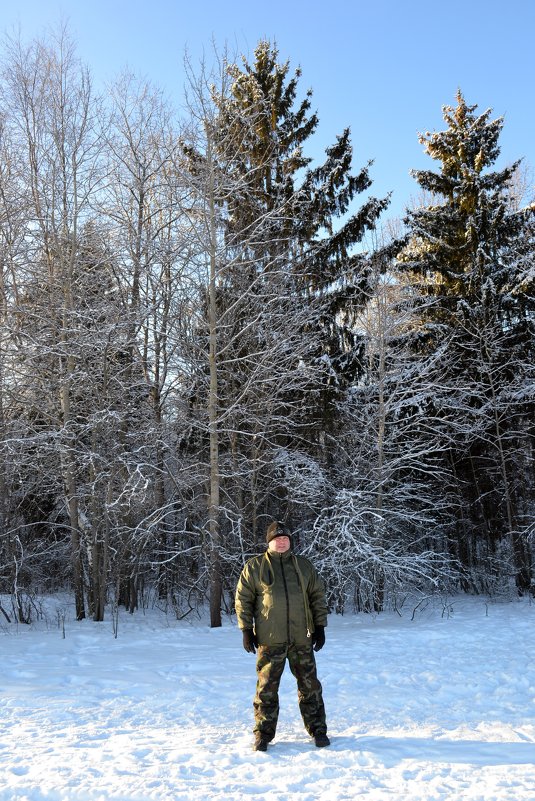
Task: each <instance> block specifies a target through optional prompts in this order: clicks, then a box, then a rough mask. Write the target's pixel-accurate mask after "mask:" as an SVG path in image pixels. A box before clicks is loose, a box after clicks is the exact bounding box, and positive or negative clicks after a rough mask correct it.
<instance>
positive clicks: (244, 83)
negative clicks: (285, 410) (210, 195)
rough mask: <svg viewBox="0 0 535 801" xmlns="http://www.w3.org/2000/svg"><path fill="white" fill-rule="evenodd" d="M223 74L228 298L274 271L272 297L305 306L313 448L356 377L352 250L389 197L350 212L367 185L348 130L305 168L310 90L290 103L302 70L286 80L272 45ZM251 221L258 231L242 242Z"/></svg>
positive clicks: (311, 120) (361, 296)
mask: <svg viewBox="0 0 535 801" xmlns="http://www.w3.org/2000/svg"><path fill="white" fill-rule="evenodd" d="M229 72H230V76H231V79H232V82H231V85H230V91H229V92H228V93H227V94H226V95H219V96H216V98H215V100H216V103H217V106H218V109H219V120H218V122H219V125H220V129H221V137H222V140H223V141H224V142H225V143H226V144H227V143H228V135H229V132H231V133H232V136H233V139H234V142H235V151H236V159H235V160H234V163H233V165H232V170H233V171H234V173H235V175H237V176H239V179H240V181H241V185H242V186H243V191H242V192H241V193H238V194H236V195H234V196H233V197H231V198H230V199H229V209H228V227H227V241H228V242H229V244H230V246H231V247H232V248H234V249H237V250H240V251H241V252H242V254H243V257H242V259H241V260H240V261H236V262H235V270H234V271H233V272H231V273H230V274H229V281H228V284H227V291H228V292H229V294H230V295H232V292H233V289H235V288H236V287H241V288H243V283H244V281H245V282H247V283H249V284H250V283H251V282H252V281H255V282H256V283H257V285H258V283H259V282H260V283H261V282H262V281H263V280H265V282H269V283H272V282H273V276H274V274H277V280H278V281H279V284H280V286H279V289H278V290H277V291H278V292H279V297H280V298H282V297H283V296H284V295H285V296H286V297H292V298H293V299H294V302H295V303H297V304H298V305H299V307H300V309H302V308H303V306H308V307H309V308H310V312H311V314H310V315H309V316H308V318H307V320H306V323H305V326H304V328H303V330H302V331H301V335H302V337H303V338H308V340H309V342H310V343H311V347H310V348H309V349H308V353H307V357H306V363H307V364H308V366H309V368H310V369H311V370H312V371H313V372H314V374H315V379H314V381H315V384H314V387H312V386H308V387H307V388H306V390H305V392H304V393H301V402H302V405H301V409H300V415H301V419H302V420H304V419H306V420H307V421H308V425H309V430H308V433H307V435H306V436H307V437H308V438H310V439H312V440H315V441H316V443H317V442H318V441H319V440H322V441H324V439H325V433H326V432H327V433H329V432H332V430H333V427H334V425H335V423H334V416H335V412H334V404H335V402H336V400H339V399H340V393H342V392H343V390H344V389H345V388H346V387H347V386H348V385H349V384H350V382H351V381H353V380H354V379H355V377H356V376H357V374H358V372H359V370H360V357H361V354H362V351H361V347H360V345H361V342H360V337H359V335H358V334H357V333H356V332H355V329H354V327H353V321H354V312H355V311H356V310H357V309H360V308H361V307H362V305H363V304H364V303H365V302H366V298H367V297H368V294H369V288H370V283H369V266H368V263H367V258H366V255H363V253H362V252H361V250H362V248H361V246H360V243H361V242H362V239H363V237H364V235H365V234H366V233H367V232H368V231H370V230H372V229H373V228H374V226H375V225H376V223H377V220H378V218H379V216H380V214H381V212H382V211H383V210H384V209H385V208H386V207H387V205H388V202H389V199H388V198H384V199H382V200H378V199H376V198H373V197H371V198H368V199H367V200H366V201H365V202H364V204H363V206H362V207H361V208H360V209H359V210H357V211H352V204H353V201H354V200H355V198H356V197H357V195H358V194H360V193H362V192H364V191H366V190H368V189H369V188H370V186H371V179H370V175H369V167H370V163H368V164H367V165H366V166H364V167H363V168H362V169H361V170H360V171H358V172H357V173H356V174H353V173H352V158H353V152H352V145H351V140H350V132H349V129H346V130H345V131H343V133H342V134H341V135H340V136H338V137H337V139H336V142H335V143H334V144H333V145H332V146H331V147H329V148H328V149H327V150H326V159H325V161H324V162H323V164H320V165H319V166H312V159H311V158H310V157H309V156H307V155H306V152H305V148H306V145H307V144H309V140H310V138H311V137H312V136H313V134H314V132H315V131H316V128H317V125H318V116H317V114H315V113H314V112H312V110H311V100H312V92H311V91H310V90H309V91H307V92H306V93H305V96H304V98H303V99H302V100H301V101H299V100H298V89H299V79H300V78H301V71H300V70H299V69H297V70H296V71H295V72H294V73H293V75H292V74H291V72H290V64H289V62H288V61H286V62H283V63H281V62H280V61H279V54H278V50H277V48H276V46H274V45H273V44H271V43H270V42H268V41H260V42H259V44H258V46H257V48H256V50H255V53H254V60H253V61H252V63H250V62H249V61H248V60H247V59H245V58H243V64H242V66H241V67H240V66H238V65H236V64H234V65H231V66H230V67H229ZM259 220H262V221H263V222H262V226H261V233H260V235H256V236H254V237H253V238H252V241H251V237H250V232H251V229H252V227H253V226H256V231H257V233H259V232H260V229H259V227H258V221H259ZM245 243H247V244H245ZM238 273H239V274H238ZM263 277H264V278H263ZM239 291H241V289H239ZM297 366H298V362H297V360H296V363H295V369H297ZM318 379H319V383H318ZM312 398H314V401H313V403H311V400H312ZM293 399H294V401H295V394H294V396H293Z"/></svg>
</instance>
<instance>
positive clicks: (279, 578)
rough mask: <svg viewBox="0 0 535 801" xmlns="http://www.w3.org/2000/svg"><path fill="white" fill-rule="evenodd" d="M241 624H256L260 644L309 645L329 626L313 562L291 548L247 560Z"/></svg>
mask: <svg viewBox="0 0 535 801" xmlns="http://www.w3.org/2000/svg"><path fill="white" fill-rule="evenodd" d="M235 605H236V614H237V616H238V626H239V627H240V629H242V630H243V629H252V628H254V631H255V634H256V636H257V638H258V644H259V645H284V644H295V645H309V644H310V643H311V635H312V632H313V631H314V629H315V627H316V626H326V625H327V611H328V610H327V602H326V599H325V590H324V587H323V582H322V580H321V578H320V577H319V575H318V573H317V572H316V569H315V568H314V566H313V564H312V563H311V562H309V560H308V559H305V557H304V556H296V555H295V554H293V553H292V551H291V550H290V551H286V553H283V554H279V553H272V552H270V551H269V550H268V551H266V552H265V553H264V554H263V555H262V556H255V557H253V559H249V561H248V562H247V564H246V565H245V567H244V568H243V570H242V572H241V575H240V578H239V581H238V586H237V588H236V604H235Z"/></svg>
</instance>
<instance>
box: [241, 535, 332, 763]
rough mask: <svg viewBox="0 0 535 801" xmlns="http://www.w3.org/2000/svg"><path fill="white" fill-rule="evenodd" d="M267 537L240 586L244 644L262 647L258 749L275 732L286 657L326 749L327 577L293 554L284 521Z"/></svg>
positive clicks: (309, 721) (307, 717) (251, 649)
mask: <svg viewBox="0 0 535 801" xmlns="http://www.w3.org/2000/svg"><path fill="white" fill-rule="evenodd" d="M266 541H267V550H266V552H265V553H264V554H263V555H262V556H256V557H254V558H253V559H249V561H248V562H247V564H246V565H245V567H244V568H243V570H242V572H241V575H240V578H239V581H238V586H237V589H236V613H237V616H238V625H239V627H240V629H241V630H242V632H243V647H244V648H245V650H246V651H247V652H248V653H252V654H254V653H256V651H255V649H256V648H258V654H257V661H256V671H257V676H258V681H257V685H256V695H255V698H254V701H253V708H254V717H255V726H254V735H255V739H254V744H253V749H254V750H255V751H266V750H267V745H268V743H269V742H271V740H273V738H274V736H275V730H276V728H277V720H278V717H279V693H278V691H279V684H280V680H281V676H282V673H283V670H284V666H285V664H286V660H288V662H289V664H290V670H291V671H292V673H293V675H294V676H295V678H296V679H297V697H298V701H299V709H300V711H301V716H302V718H303V722H304V724H305V729H306V730H307V731H308V733H309V734H310V736H311V737H313V738H314V742H315V744H316V745H317V746H318V748H322V747H324V746H326V745H329V744H330V741H329V738H328V737H327V723H326V720H325V707H324V705H323V697H322V689H321V684H320V682H319V680H318V677H317V674H316V660H315V658H314V651H319V650H320V649H321V648H323V646H324V644H325V626H326V625H327V611H328V610H327V602H326V600H325V590H324V587H323V582H322V581H321V579H320V577H319V575H318V573H317V571H316V569H315V568H314V566H313V564H312V563H311V562H309V560H308V559H305V558H304V557H303V556H296V555H295V554H294V553H293V551H292V541H291V537H290V533H289V531H288V529H287V528H286V527H285V526H284V525H283V524H281V523H277V522H273V523H271V524H270V526H269V527H268V530H267V533H266Z"/></svg>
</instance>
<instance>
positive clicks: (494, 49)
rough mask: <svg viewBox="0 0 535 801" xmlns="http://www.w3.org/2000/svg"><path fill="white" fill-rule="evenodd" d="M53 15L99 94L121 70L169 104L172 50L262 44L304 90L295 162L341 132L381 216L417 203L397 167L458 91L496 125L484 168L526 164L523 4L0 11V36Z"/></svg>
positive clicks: (179, 77) (114, 4) (419, 162)
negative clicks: (368, 169) (499, 119)
mask: <svg viewBox="0 0 535 801" xmlns="http://www.w3.org/2000/svg"><path fill="white" fill-rule="evenodd" d="M62 18H63V19H66V20H67V21H68V23H69V27H70V30H71V33H72V35H73V38H74V39H75V41H76V42H77V44H78V52H79V55H80V57H81V58H82V60H83V61H84V62H85V63H86V64H87V65H88V66H89V67H90V68H91V71H92V73H93V75H94V78H95V82H96V84H97V86H99V88H100V87H101V85H103V84H104V82H105V81H107V80H111V79H113V77H114V75H116V74H117V73H118V72H120V71H121V70H122V69H123V68H124V67H126V66H128V67H129V68H130V69H131V70H133V71H134V72H136V73H139V74H140V75H143V76H145V77H147V78H149V79H150V80H151V81H153V82H154V83H155V84H157V85H158V86H161V87H162V88H163V89H165V91H166V92H167V93H168V94H169V96H170V97H171V99H172V100H174V101H175V102H176V103H177V104H178V103H180V100H181V97H182V86H183V83H184V74H183V69H182V62H183V57H184V50H185V48H186V47H187V48H188V50H189V52H190V54H191V56H192V58H193V60H194V62H195V61H196V60H197V59H200V58H201V57H202V54H203V51H204V52H205V53H206V55H207V58H208V59H209V58H210V51H211V42H212V40H213V41H215V43H216V44H217V45H218V46H219V47H220V48H222V47H223V46H224V45H225V43H227V44H228V45H229V47H230V48H231V49H232V50H234V49H236V50H237V51H238V52H243V53H246V54H249V55H250V54H252V52H253V51H254V47H255V44H256V42H257V41H258V39H259V38H269V39H271V40H276V42H277V44H278V47H279V51H280V57H281V60H286V59H287V58H289V59H290V62H291V65H292V66H294V67H295V66H298V65H299V66H301V68H302V72H303V77H302V79H301V86H302V88H303V91H304V90H305V89H307V88H312V89H313V92H314V97H313V106H314V108H315V109H316V110H317V111H318V114H319V117H320V125H319V128H318V131H317V134H316V136H315V138H314V143H313V145H312V147H311V148H310V149H309V150H308V153H309V155H312V156H314V157H316V158H317V159H320V158H321V155H322V152H323V149H324V148H325V147H327V146H328V145H329V144H332V142H333V141H334V139H335V136H336V134H337V133H340V132H341V131H342V130H343V129H344V128H345V127H347V126H349V127H350V128H351V131H352V140H353V144H354V151H355V165H356V166H357V167H360V166H361V165H363V164H364V163H365V162H367V161H368V160H369V159H373V160H374V165H373V167H372V173H371V175H372V178H373V182H374V183H373V187H372V192H373V194H376V195H378V196H383V195H384V194H386V193H387V192H389V191H393V199H392V203H391V206H390V209H389V212H388V213H387V214H386V215H385V216H386V217H390V216H401V215H402V214H403V211H404V208H405V207H406V205H407V204H408V203H409V202H410V200H411V197H412V196H416V195H417V194H418V186H417V184H416V183H415V181H414V179H412V178H411V177H410V175H409V170H410V169H411V168H433V162H432V161H431V159H429V158H428V157H427V156H425V155H424V154H423V152H422V147H421V145H420V144H419V142H418V132H419V131H422V132H424V131H432V130H442V129H443V127H444V125H443V120H442V106H443V105H446V104H447V105H455V96H456V92H457V89H458V88H461V90H462V91H463V93H464V95H465V98H466V100H467V102H469V103H477V105H478V109H479V110H480V111H483V110H485V109H486V108H488V107H492V108H493V110H494V116H502V115H504V116H505V127H504V131H503V134H502V137H501V145H502V155H501V157H500V160H499V161H498V166H503V165H505V164H506V163H510V162H511V161H514V160H516V159H517V158H519V157H523V158H524V159H525V161H526V163H527V164H528V166H529V167H531V168H533V167H535V102H534V90H533V86H534V78H535V74H534V73H535V71H534V67H533V57H532V48H533V39H534V35H535V0H507V1H505V0H447V2H435V3H432V2H419V1H418V0H330V1H329V0H324V2H319V1H318V0H293V1H292V0H285V1H283V0H270V2H263V3H254V2H251V0H249V2H246V1H245V0H227V2H226V3H225V2H222V0H201V1H199V2H192V0H187V1H186V0H16V2H13V1H12V0H0V31H1V32H3V33H6V32H9V33H13V30H14V29H16V28H17V27H18V26H19V25H20V30H21V34H22V38H23V39H29V38H32V37H33V36H35V35H39V34H41V33H43V31H44V30H45V29H46V27H50V26H54V25H56V24H57V23H58V22H59V20H60V19H62Z"/></svg>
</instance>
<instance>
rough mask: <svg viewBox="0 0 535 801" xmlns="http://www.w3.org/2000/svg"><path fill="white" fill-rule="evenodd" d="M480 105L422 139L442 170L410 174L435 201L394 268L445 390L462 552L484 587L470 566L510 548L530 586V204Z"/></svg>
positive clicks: (419, 215)
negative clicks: (520, 198) (413, 302)
mask: <svg viewBox="0 0 535 801" xmlns="http://www.w3.org/2000/svg"><path fill="white" fill-rule="evenodd" d="M476 109H477V106H475V105H472V106H470V105H468V104H467V103H466V101H465V99H464V97H463V95H462V94H461V92H459V93H458V95H457V105H456V106H455V107H449V106H446V107H445V108H444V119H445V121H446V123H447V126H448V127H447V129H446V130H445V131H441V132H435V133H428V134H425V135H422V136H421V137H420V141H421V142H422V144H423V145H424V147H425V150H426V152H427V153H428V154H429V155H430V156H431V157H432V158H433V159H434V160H435V161H437V162H439V164H440V171H439V172H432V171H428V170H422V171H416V172H415V173H414V176H415V178H416V180H417V181H418V183H419V184H420V186H421V187H422V189H424V190H426V191H427V192H430V193H431V195H432V198H433V201H434V202H432V203H431V204H429V205H426V206H424V207H421V208H417V209H415V210H413V211H411V212H409V214H408V216H407V219H406V223H407V225H408V228H409V232H410V234H409V240H410V241H409V244H408V246H407V247H406V249H405V250H404V252H403V254H402V256H401V257H400V264H401V267H402V269H405V270H407V271H409V273H410V274H411V275H412V277H413V280H414V282H415V283H416V284H417V285H418V288H419V290H420V292H421V294H422V303H421V304H420V309H419V319H420V325H419V327H418V329H417V334H416V335H415V337H414V341H415V343H417V346H418V349H419V351H420V352H421V353H423V354H425V355H427V356H429V357H430V358H433V359H434V360H435V363H436V371H437V379H438V381H439V382H440V384H437V386H441V387H442V390H441V393H439V394H440V398H439V397H438V396H437V397H436V398H434V399H430V400H429V402H430V409H431V407H432V411H433V413H435V412H437V410H438V411H439V416H440V418H441V419H442V421H443V422H445V423H446V429H447V431H448V433H447V436H446V437H445V438H443V439H442V448H443V454H444V458H445V459H447V460H448V461H449V463H450V469H451V474H452V478H453V479H454V481H455V483H456V486H457V487H458V491H459V501H460V503H459V517H458V521H459V523H458V535H457V540H458V546H457V547H458V554H459V556H460V557H461V558H462V560H463V562H464V563H465V565H466V566H467V568H469V569H470V570H471V571H472V577H471V586H476V587H480V586H481V582H480V580H479V579H477V580H476V579H474V575H475V573H474V571H477V570H478V569H479V567H480V566H481V563H482V561H483V559H484V558H485V559H487V558H488V559H493V558H494V557H495V555H496V554H497V553H498V552H500V560H502V561H503V558H504V557H503V548H504V543H508V545H507V547H509V548H510V549H511V550H510V553H511V557H512V561H513V563H514V573H515V575H516V582H517V585H518V587H519V588H520V589H521V590H526V589H528V588H529V587H530V584H531V573H532V564H531V561H532V557H531V555H530V549H529V547H528V540H527V536H526V532H527V526H528V522H527V521H528V518H527V517H526V515H525V512H523V511H522V510H523V509H524V510H525V509H526V507H527V505H529V504H528V497H529V492H530V491H532V488H533V482H532V480H529V481H527V483H526V482H524V481H518V480H517V478H516V477H517V475H518V470H519V465H520V464H521V463H522V464H523V463H524V462H525V459H526V455H527V454H529V453H530V450H531V448H530V444H529V440H530V434H529V428H530V425H532V423H530V422H529V421H530V419H531V420H532V416H533V404H532V402H530V401H529V399H528V396H527V393H526V387H527V384H528V382H529V381H530V376H532V367H531V365H532V364H533V355H534V352H533V343H534V338H533V334H534V330H533V329H534V326H533V279H532V278H531V279H529V278H528V279H526V273H525V270H524V268H523V267H522V263H523V262H524V264H525V258H526V256H525V248H526V242H528V241H529V242H531V259H532V257H533V250H532V238H530V237H529V235H528V229H529V225H530V219H532V209H525V210H520V211H518V210H516V209H513V208H511V204H510V198H509V188H510V184H511V181H512V178H513V176H514V173H515V171H516V170H517V168H518V164H519V162H516V163H514V164H512V165H510V166H508V167H505V168H503V169H501V170H494V169H491V168H492V167H493V165H494V163H495V161H496V160H497V158H498V156H499V153H500V148H499V136H500V133H501V130H502V127H503V123H504V121H503V118H498V119H494V120H493V119H491V113H492V111H491V110H490V109H489V110H487V111H485V112H483V113H482V114H477V113H476ZM528 249H529V246H528ZM521 250H523V251H524V253H523V256H522V257H520V251H521ZM528 258H529V257H528ZM528 461H529V458H528ZM522 474H523V476H527V475H529V471H528V472H526V470H525V467H523V468H522ZM507 547H506V550H507ZM500 549H501V550H500ZM501 567H502V569H503V567H504V566H503V565H502V566H501ZM504 572H506V571H504Z"/></svg>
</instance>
